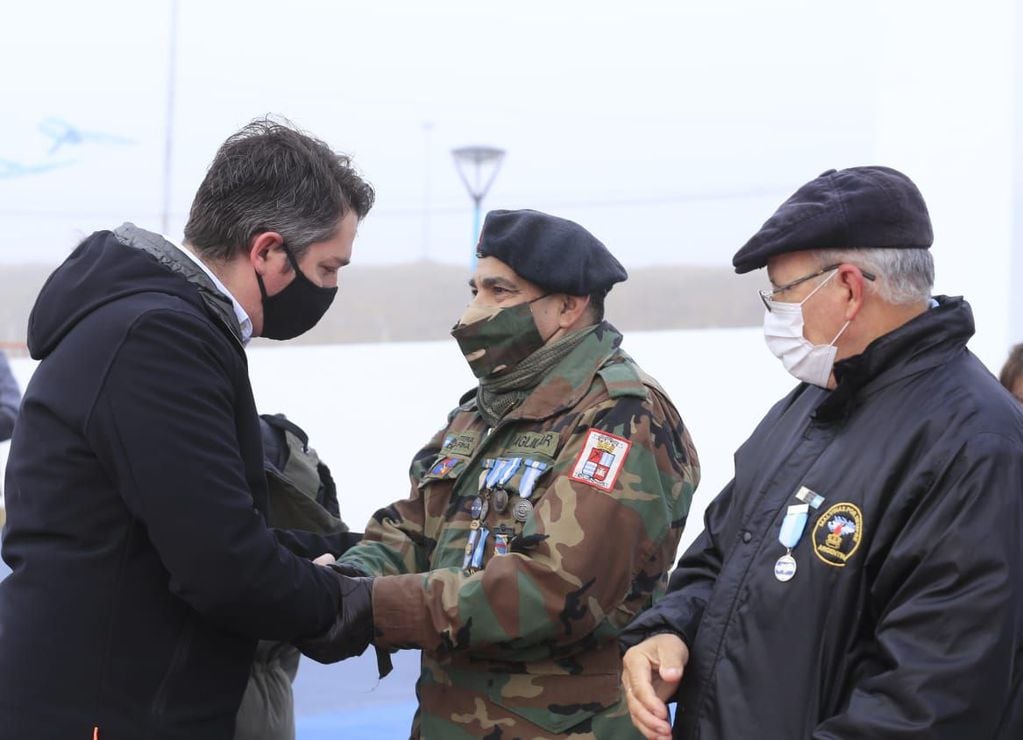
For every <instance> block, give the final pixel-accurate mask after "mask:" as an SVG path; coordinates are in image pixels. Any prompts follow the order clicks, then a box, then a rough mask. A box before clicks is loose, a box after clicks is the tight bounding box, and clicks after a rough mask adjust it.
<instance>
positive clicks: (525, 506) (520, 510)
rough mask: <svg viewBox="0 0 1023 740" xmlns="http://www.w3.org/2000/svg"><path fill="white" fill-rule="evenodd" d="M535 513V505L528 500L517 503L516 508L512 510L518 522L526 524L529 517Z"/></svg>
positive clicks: (520, 500)
mask: <svg viewBox="0 0 1023 740" xmlns="http://www.w3.org/2000/svg"><path fill="white" fill-rule="evenodd" d="M532 511H533V504H532V503H531V502H529V501H528V500H526V499H524V498H522V499H519V500H518V501H517V502H516V503H515V507H514V508H513V509H512V516H514V517H515V520H516V521H519V522H524V521H526V519H528V518H529V515H530V514H531V513H532Z"/></svg>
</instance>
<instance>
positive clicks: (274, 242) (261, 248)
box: [249, 231, 287, 275]
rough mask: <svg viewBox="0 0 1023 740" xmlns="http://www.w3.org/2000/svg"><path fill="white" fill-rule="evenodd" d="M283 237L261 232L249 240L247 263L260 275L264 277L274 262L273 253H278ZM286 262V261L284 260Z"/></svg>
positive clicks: (272, 232)
mask: <svg viewBox="0 0 1023 740" xmlns="http://www.w3.org/2000/svg"><path fill="white" fill-rule="evenodd" d="M283 245H284V237H282V236H281V235H280V234H278V233H277V232H276V231H261V232H259V233H258V234H256V235H254V236H253V237H252V239H250V240H249V263H250V264H251V265H252V269H253V270H255V271H256V272H258V273H259V274H260V275H266V274H267V273H268V272H269V271H270V269H271V266H272V263H273V262H275V260H276V258H275V257H273V255H274V253H275V252H280V251H281V250H282V247H283ZM285 261H287V260H285Z"/></svg>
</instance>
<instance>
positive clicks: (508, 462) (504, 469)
mask: <svg viewBox="0 0 1023 740" xmlns="http://www.w3.org/2000/svg"><path fill="white" fill-rule="evenodd" d="M520 465H522V458H521V457H511V458H504V457H502V458H498V459H497V460H495V461H494V464H493V465H492V466H491V468H490V472H489V473H488V474H487V482H486V487H487V488H489V489H491V490H493V489H494V488H503V487H504V486H505V484H507V483H508V481H510V480H511V478H512V476H513V475H515V471H516V470H518V469H519V466H520Z"/></svg>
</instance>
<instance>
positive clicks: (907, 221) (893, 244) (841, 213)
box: [732, 167, 934, 275]
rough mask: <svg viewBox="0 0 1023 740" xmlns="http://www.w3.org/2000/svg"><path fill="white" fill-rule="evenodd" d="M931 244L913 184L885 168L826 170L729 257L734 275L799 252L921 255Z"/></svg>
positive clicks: (922, 205) (924, 212) (924, 210)
mask: <svg viewBox="0 0 1023 740" xmlns="http://www.w3.org/2000/svg"><path fill="white" fill-rule="evenodd" d="M933 241H934V234H933V232H932V231H931V219H930V216H928V215H927V205H926V204H925V203H924V198H923V196H922V195H920V191H919V190H918V189H917V187H916V185H914V184H913V181H912V180H910V179H909V178H908V177H906V176H905V175H903V174H902V173H901V172H897V171H896V170H893V169H891V168H889V167H850V168H849V169H847V170H828V171H827V172H825V173H823V174H822V175H821V176H820V177H818V178H817V179H815V180H811V181H810V182H808V183H807V184H806V185H804V186H803V187H801V188H799V190H797V191H796V192H795V194H793V195H792V197H791V198H789V199H788V200H787V201H785V202H784V203H782V204H781V206H779V207H778V210H777V211H775V212H774V215H773V216H771V218H769V219H767V222H766V223H765V224H764V225H763V226H761V227H760V231H758V232H757V233H756V234H755V235H754V236H753V238H752V239H750V240H749V241H748V242H746V244H745V245H744V246H743V248H742V249H740V250H739V251H738V252H736V253H735V256H734V257H732V264H733V265H734V266H735V271H736V272H737V273H739V274H740V275H741V274H742V273H744V272H749V271H751V270H756V269H758V268H760V267H763V266H764V265H766V264H767V260H768V259H769V258H771V257H774V256H775V255H779V254H787V253H789V252H799V251H801V250H804V249H857V248H870V247H873V248H889V249H894V248H901V249H908V248H914V249H926V248H927V247H930V246H931V243H932V242H933Z"/></svg>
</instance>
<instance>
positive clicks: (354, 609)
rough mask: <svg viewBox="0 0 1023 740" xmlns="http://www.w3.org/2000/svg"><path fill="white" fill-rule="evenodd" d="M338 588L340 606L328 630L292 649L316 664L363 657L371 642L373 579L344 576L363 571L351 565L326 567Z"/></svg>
mask: <svg viewBox="0 0 1023 740" xmlns="http://www.w3.org/2000/svg"><path fill="white" fill-rule="evenodd" d="M325 567H328V568H330V569H331V570H332V571H334V573H335V574H336V576H337V579H338V582H339V583H340V585H341V603H340V604H339V605H338V612H337V618H336V619H335V620H334V624H333V625H331V627H330V629H328V630H327V631H326V632H324V633H323V634H321V635H317V636H316V637H311V638H307V639H304V640H298V641H296V642H295V647H297V648H298V649H299V650H301V651H302V653H303V655H307V656H309V657H310V658H312V659H313V660H315V661H317V662H318V663H336V662H337V661H339V660H344V659H345V658H351V657H353V656H356V655H362V654H363V653H364V652H365V651H366V648H367V647H368V646H369V644H370V643H371V642H372V641H373V578H372V577H370V576H362V575H359V576H356V577H353V576H351V575H346V574H347V573H359V574H361V572H362V571H360V570H358V569H356V568H352V567H351V566H345V565H338V564H333V565H329V566H325Z"/></svg>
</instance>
